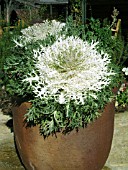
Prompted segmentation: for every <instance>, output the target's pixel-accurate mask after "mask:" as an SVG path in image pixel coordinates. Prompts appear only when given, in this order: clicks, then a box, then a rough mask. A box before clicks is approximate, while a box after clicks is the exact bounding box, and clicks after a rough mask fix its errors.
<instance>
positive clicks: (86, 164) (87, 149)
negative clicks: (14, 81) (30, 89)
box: [12, 102, 115, 170]
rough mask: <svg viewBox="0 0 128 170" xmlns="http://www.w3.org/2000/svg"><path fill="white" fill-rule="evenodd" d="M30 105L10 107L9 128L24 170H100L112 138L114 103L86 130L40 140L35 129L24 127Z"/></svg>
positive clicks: (108, 105)
mask: <svg viewBox="0 0 128 170" xmlns="http://www.w3.org/2000/svg"><path fill="white" fill-rule="evenodd" d="M29 107H30V103H27V102H24V103H22V104H21V105H20V106H19V107H13V108H12V112H13V124H14V125H13V126H14V134H15V140H16V145H17V149H18V152H19V154H20V157H21V160H22V162H23V164H24V166H25V167H26V169H27V170H101V169H102V168H103V166H104V164H105V162H106V160H107V158H108V155H109V152H110V148H111V142H112V137H113V126H114V112H115V107H114V102H112V103H109V104H107V106H106V107H105V109H104V112H103V114H102V116H100V117H99V118H98V119H97V120H96V121H95V122H93V123H90V124H89V125H88V126H87V127H86V128H80V129H79V131H78V132H76V131H75V130H73V131H72V132H70V133H69V134H66V135H64V134H62V133H57V136H52V135H51V136H49V137H48V138H45V139H44V138H43V136H41V135H40V133H39V127H38V126H35V127H28V128H26V125H25V124H24V114H25V113H26V110H27V109H28V108H29Z"/></svg>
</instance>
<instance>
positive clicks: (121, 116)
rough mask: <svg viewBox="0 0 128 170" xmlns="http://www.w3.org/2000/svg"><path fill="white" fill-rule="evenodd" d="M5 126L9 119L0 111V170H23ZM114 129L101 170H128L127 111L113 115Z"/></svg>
mask: <svg viewBox="0 0 128 170" xmlns="http://www.w3.org/2000/svg"><path fill="white" fill-rule="evenodd" d="M7 122H8V123H7ZM7 125H8V126H11V117H10V116H8V115H3V113H2V112H1V111H0V151H1V152H0V170H24V167H23V166H22V165H21V163H20V161H19V158H18V156H17V154H16V151H15V146H14V139H13V133H12V132H11V130H10V128H8V126H7ZM114 129H115V130H114V137H113V143H112V148H111V152H110V155H109V157H108V160H107V162H106V164H105V166H104V168H103V170H128V130H127V129H128V111H126V112H122V113H117V114H116V115H115V128H114Z"/></svg>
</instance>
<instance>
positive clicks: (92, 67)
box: [4, 18, 118, 170]
mask: <svg viewBox="0 0 128 170" xmlns="http://www.w3.org/2000/svg"><path fill="white" fill-rule="evenodd" d="M86 35H87V33H86V31H85V26H84V25H77V23H75V22H74V21H73V20H72V19H71V18H70V19H69V20H67V22H66V23H60V22H59V21H55V20H52V21H48V20H46V21H44V22H43V23H40V24H34V25H33V26H30V27H28V28H25V29H23V30H22V31H21V35H20V36H16V37H15V39H13V43H14V47H13V48H12V49H11V50H12V52H11V54H10V55H9V56H8V57H6V60H5V64H4V74H5V76H4V83H5V86H6V91H7V92H8V93H9V94H10V96H12V97H13V108H12V112H13V126H14V135H15V140H16V145H17V149H18V152H19V154H20V157H21V160H22V162H23V164H24V166H25V168H26V169H28V170H33V169H37V170H42V169H45V170H51V169H54V170H60V169H61V170H69V169H72V170H75V169H80V170H101V169H102V167H103V166H104V164H105V161H106V159H107V157H108V154H109V151H110V148H111V142H112V136H113V123H114V110H115V109H114V98H115V94H114V93H113V91H112V89H113V88H114V87H115V85H116V83H117V80H118V72H117V66H116V67H114V64H113V63H112V60H111V56H109V55H108V54H107V53H106V52H104V51H103V49H102V48H100V49H101V50H99V48H98V47H99V45H98V43H99V42H98V41H95V40H94V41H93V40H92V42H88V41H87V36H86ZM115 68H116V69H115Z"/></svg>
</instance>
